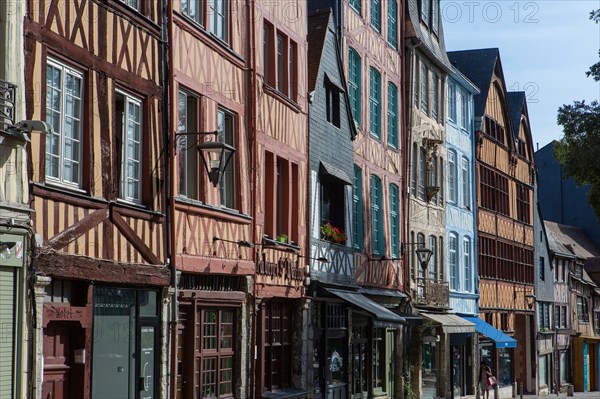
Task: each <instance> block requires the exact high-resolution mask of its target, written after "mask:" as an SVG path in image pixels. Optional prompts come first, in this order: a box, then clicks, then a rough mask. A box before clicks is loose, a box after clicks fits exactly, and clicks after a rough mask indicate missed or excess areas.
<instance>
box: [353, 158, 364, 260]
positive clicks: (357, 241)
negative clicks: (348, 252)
mask: <svg viewBox="0 0 600 399" xmlns="http://www.w3.org/2000/svg"><path fill="white" fill-rule="evenodd" d="M352 217H353V221H352V223H353V233H354V248H356V249H362V247H363V210H362V171H361V169H360V168H359V167H358V166H356V165H354V189H353V192H352Z"/></svg>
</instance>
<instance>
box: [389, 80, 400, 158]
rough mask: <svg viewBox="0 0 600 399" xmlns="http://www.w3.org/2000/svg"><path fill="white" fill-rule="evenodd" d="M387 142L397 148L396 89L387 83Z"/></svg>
mask: <svg viewBox="0 0 600 399" xmlns="http://www.w3.org/2000/svg"><path fill="white" fill-rule="evenodd" d="M388 144H389V145H390V146H392V147H394V148H398V89H397V87H396V86H395V85H394V84H392V83H389V84H388Z"/></svg>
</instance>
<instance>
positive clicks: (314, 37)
mask: <svg viewBox="0 0 600 399" xmlns="http://www.w3.org/2000/svg"><path fill="white" fill-rule="evenodd" d="M328 32H329V33H330V34H331V35H333V43H334V46H335V55H336V64H337V66H338V71H339V76H340V81H336V79H335V77H331V76H329V75H328V74H324V75H325V76H324V78H326V79H328V80H330V81H331V82H332V83H335V84H336V86H338V88H339V89H341V91H342V95H343V96H344V98H345V101H344V103H345V105H346V106H345V108H346V114H347V115H348V120H349V121H350V123H349V125H350V139H351V140H354V139H355V138H356V136H357V135H358V131H357V128H356V124H355V123H354V122H353V121H354V116H353V115H352V109H351V108H350V97H349V96H350V94H349V93H348V84H347V82H346V77H345V75H344V66H343V64H342V54H341V51H340V47H339V41H338V37H337V34H336V30H335V26H334V24H333V20H332V11H331V9H330V8H327V9H325V10H316V11H313V12H311V13H310V14H309V15H308V29H307V38H306V40H307V44H308V60H307V64H308V65H307V69H308V92H309V93H312V92H313V91H315V89H316V88H317V81H318V80H319V71H320V69H321V58H322V57H323V48H324V47H325V43H326V40H327V33H328Z"/></svg>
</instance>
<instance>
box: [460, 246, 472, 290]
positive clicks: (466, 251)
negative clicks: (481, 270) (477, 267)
mask: <svg viewBox="0 0 600 399" xmlns="http://www.w3.org/2000/svg"><path fill="white" fill-rule="evenodd" d="M462 255H463V256H462V257H463V268H464V271H465V275H464V285H463V288H464V290H465V291H467V292H471V290H472V289H473V288H472V284H471V282H472V279H473V275H472V271H471V270H472V269H471V240H470V239H469V237H465V238H463V253H462Z"/></svg>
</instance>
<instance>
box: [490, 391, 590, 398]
mask: <svg viewBox="0 0 600 399" xmlns="http://www.w3.org/2000/svg"><path fill="white" fill-rule="evenodd" d="M570 398H574V399H600V392H585V393H584V392H575V394H574V395H573V396H567V394H566V393H561V394H559V395H556V394H549V395H544V396H538V395H523V399H570ZM490 399H492V395H490ZM516 399H520V396H519V395H517V397H516Z"/></svg>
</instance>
